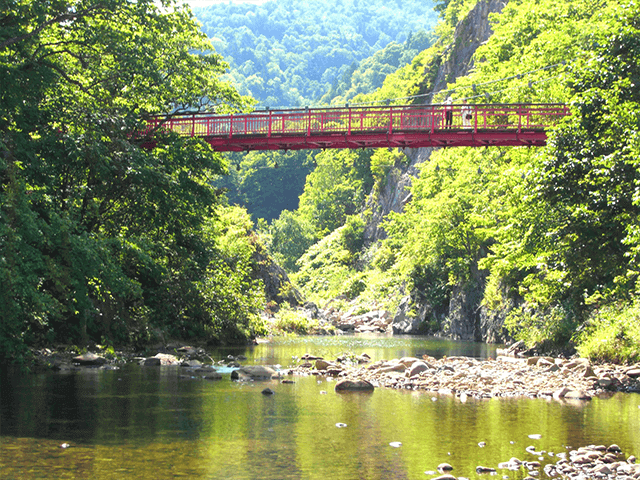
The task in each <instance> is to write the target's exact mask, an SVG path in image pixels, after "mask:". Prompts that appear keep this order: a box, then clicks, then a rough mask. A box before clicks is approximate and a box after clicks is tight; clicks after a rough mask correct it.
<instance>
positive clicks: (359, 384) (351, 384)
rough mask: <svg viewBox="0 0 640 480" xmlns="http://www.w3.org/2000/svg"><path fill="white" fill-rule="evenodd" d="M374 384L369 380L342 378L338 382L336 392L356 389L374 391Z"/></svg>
mask: <svg viewBox="0 0 640 480" xmlns="http://www.w3.org/2000/svg"><path fill="white" fill-rule="evenodd" d="M373 390H374V386H373V384H371V382H368V381H367V380H348V379H347V380H342V381H340V382H338V383H336V386H335V391H336V392H346V391H356V392H373Z"/></svg>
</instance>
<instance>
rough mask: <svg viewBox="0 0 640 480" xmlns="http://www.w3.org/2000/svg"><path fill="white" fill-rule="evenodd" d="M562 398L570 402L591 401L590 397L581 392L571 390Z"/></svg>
mask: <svg viewBox="0 0 640 480" xmlns="http://www.w3.org/2000/svg"><path fill="white" fill-rule="evenodd" d="M564 398H567V399H571V400H591V396H590V395H589V394H588V393H586V392H583V391H582V390H571V391H569V392H567V393H566V394H565V396H564Z"/></svg>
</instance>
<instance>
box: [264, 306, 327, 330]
mask: <svg viewBox="0 0 640 480" xmlns="http://www.w3.org/2000/svg"><path fill="white" fill-rule="evenodd" d="M317 327H318V322H317V321H316V320H313V319H310V318H308V317H307V316H306V315H304V313H301V312H300V311H297V310H292V309H290V308H287V307H284V308H281V309H280V311H279V312H278V313H276V315H275V320H274V321H273V323H272V324H271V328H272V330H273V331H272V333H274V334H295V335H307V334H310V333H313V332H314V330H316V329H317Z"/></svg>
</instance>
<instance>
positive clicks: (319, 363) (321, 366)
mask: <svg viewBox="0 0 640 480" xmlns="http://www.w3.org/2000/svg"><path fill="white" fill-rule="evenodd" d="M330 365H331V363H330V362H327V361H326V360H322V359H318V360H316V370H326V369H327V368H328V367H329V366H330Z"/></svg>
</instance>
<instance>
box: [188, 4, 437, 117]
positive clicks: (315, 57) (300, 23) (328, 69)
mask: <svg viewBox="0 0 640 480" xmlns="http://www.w3.org/2000/svg"><path fill="white" fill-rule="evenodd" d="M194 14H195V15H196V17H197V18H198V20H199V21H200V22H202V24H203V26H202V30H203V31H204V32H205V33H206V34H207V35H208V36H209V37H210V38H211V40H212V43H213V44H214V46H215V49H216V51H217V52H218V53H220V54H222V55H223V56H224V57H225V58H226V59H227V60H228V61H229V62H230V63H231V65H232V68H231V72H230V74H229V76H230V78H232V79H233V83H234V84H235V85H236V86H237V87H238V88H239V89H240V91H241V93H243V94H247V95H251V96H253V97H254V98H256V99H257V100H258V101H259V102H260V104H261V105H264V106H272V107H273V106H303V105H311V104H314V103H317V101H318V100H319V99H320V98H321V97H322V96H323V95H325V94H326V93H327V92H329V91H330V90H331V89H332V87H333V89H334V90H335V88H336V83H337V82H338V80H341V81H342V82H344V76H345V73H347V74H349V73H352V72H353V71H355V70H356V68H357V67H358V64H359V62H361V61H362V60H363V59H367V58H368V57H371V56H372V55H373V54H374V53H376V52H378V51H380V50H382V49H384V48H385V47H387V46H388V45H389V44H391V43H392V42H396V44H398V47H396V50H401V49H402V48H405V47H408V48H411V49H418V50H420V49H424V48H426V47H427V46H428V41H429V37H428V36H427V35H425V34H424V31H431V30H432V29H433V27H434V25H435V24H436V21H437V14H436V12H435V11H434V10H433V4H432V3H431V2H422V1H419V0H402V1H401V0H395V1H386V2H385V1H383V0H370V1H362V0H310V1H306V2H299V1H297V0H277V1H275V0H274V1H271V2H267V3H264V4H262V5H252V4H232V3H220V4H215V5H211V6H208V7H203V8H195V9H194ZM418 32H421V33H420V34H419V35H413V36H412V33H414V34H417V33H418ZM408 39H409V41H407V40H408ZM405 42H406V45H401V44H404V43H405ZM412 56H413V55H411V56H407V55H401V54H397V55H386V56H378V58H377V61H378V62H381V63H380V66H379V67H377V66H376V65H375V64H373V65H372V64H371V60H370V59H369V60H368V65H366V66H365V69H364V72H363V74H364V78H363V79H361V80H359V83H361V85H358V87H357V93H361V92H362V91H363V89H364V90H366V89H367V84H366V83H367V82H371V90H374V89H375V88H377V87H378V86H379V84H378V83H379V80H380V79H379V78H377V77H378V76H379V75H378V76H376V75H374V74H372V72H374V71H375V70H377V69H379V70H381V71H383V72H384V73H389V72H390V71H391V69H392V68H397V67H399V66H401V65H402V64H403V63H406V62H408V61H409V60H410V59H411V58H412ZM367 70H368V71H369V72H368V73H366V72H367ZM381 78H382V77H381ZM363 82H364V83H365V84H364V85H362V83H363ZM340 93H344V92H340ZM324 100H325V101H327V98H326V97H325V99H324Z"/></svg>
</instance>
